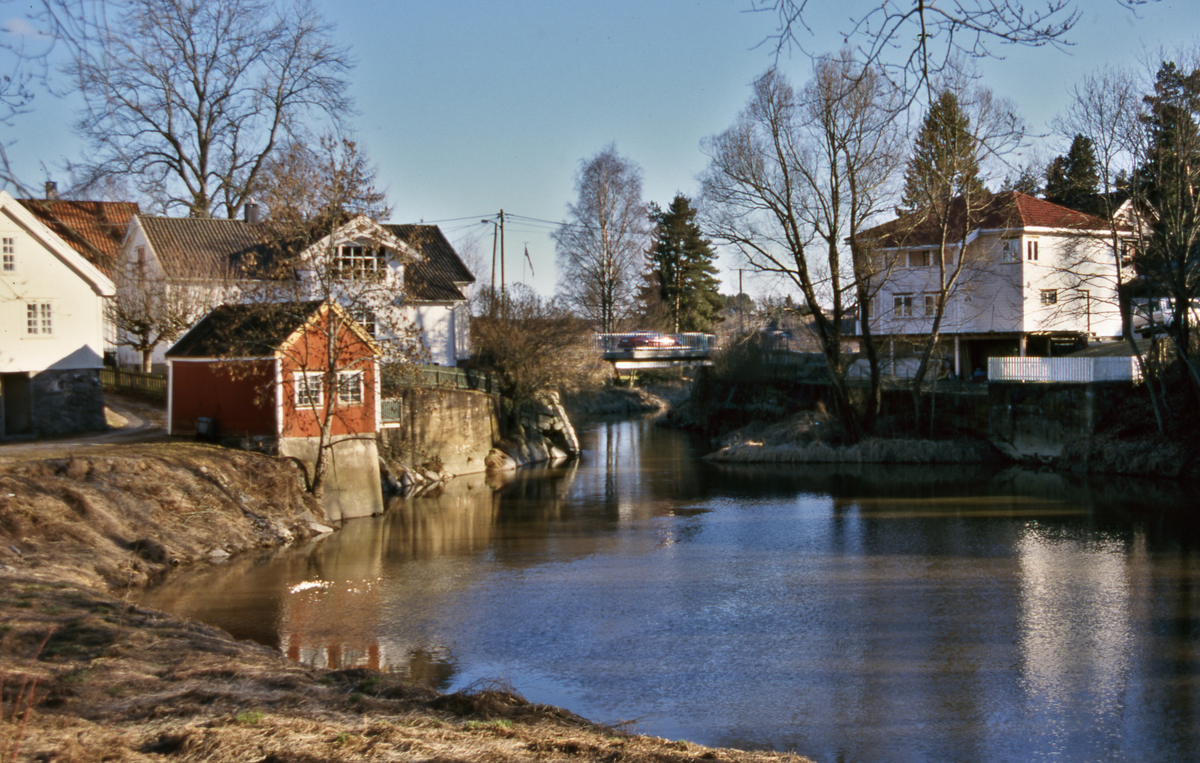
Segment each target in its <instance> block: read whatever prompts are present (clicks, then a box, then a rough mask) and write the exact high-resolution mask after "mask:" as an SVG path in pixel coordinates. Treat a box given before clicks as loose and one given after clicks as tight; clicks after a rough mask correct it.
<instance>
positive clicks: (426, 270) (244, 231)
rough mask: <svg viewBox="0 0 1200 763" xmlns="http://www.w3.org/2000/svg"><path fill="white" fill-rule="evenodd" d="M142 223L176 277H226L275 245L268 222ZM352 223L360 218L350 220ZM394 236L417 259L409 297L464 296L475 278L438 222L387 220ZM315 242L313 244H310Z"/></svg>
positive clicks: (410, 270) (408, 281)
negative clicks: (418, 223)
mask: <svg viewBox="0 0 1200 763" xmlns="http://www.w3.org/2000/svg"><path fill="white" fill-rule="evenodd" d="M137 220H138V223H139V224H140V225H141V227H142V230H143V231H145V234H146V239H147V241H148V242H149V244H150V246H151V248H152V249H153V250H154V253H155V255H157V257H158V260H159V262H160V264H161V265H162V267H163V270H164V271H165V272H166V274H167V276H168V277H170V278H222V277H225V276H226V275H227V274H228V272H229V270H228V268H229V266H230V265H238V264H241V263H265V262H269V260H270V258H271V256H272V255H273V253H276V252H278V251H279V250H280V247H279V246H277V245H273V244H272V242H273V240H274V239H273V235H274V234H273V232H272V229H271V227H270V225H269V224H268V223H247V222H245V221H243V220H217V219H211V218H191V217H153V216H150V215H138V216H137ZM348 224H349V225H354V224H358V223H357V222H356V221H350V223H348ZM379 227H380V228H381V229H382V231H383V232H384V233H385V234H386V235H387V236H388V237H394V238H395V240H396V243H399V244H401V245H403V246H405V247H407V248H409V249H410V250H411V251H412V252H413V253H415V255H416V256H417V259H416V260H415V261H413V262H410V263H408V264H407V267H406V270H405V285H406V287H407V288H408V292H409V293H408V295H407V296H408V297H409V298H410V299H413V300H416V301H419V302H459V301H465V300H466V298H467V297H466V295H465V294H463V292H462V291H461V287H463V286H466V285H468V284H472V283H475V276H473V275H471V271H470V270H468V269H467V267H466V265H464V264H463V262H462V260H461V259H460V258H459V256H458V254H457V253H455V251H454V247H453V246H451V245H450V242H449V241H447V240H446V237H445V236H444V235H443V234H442V231H441V229H439V228H438V227H437V226H436V225H381V226H379ZM310 248H311V247H310Z"/></svg>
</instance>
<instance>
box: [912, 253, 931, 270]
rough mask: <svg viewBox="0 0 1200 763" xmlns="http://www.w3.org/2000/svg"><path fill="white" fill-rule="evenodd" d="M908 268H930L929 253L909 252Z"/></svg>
mask: <svg viewBox="0 0 1200 763" xmlns="http://www.w3.org/2000/svg"><path fill="white" fill-rule="evenodd" d="M908 266H909V267H910V268H927V267H929V252H909V253H908Z"/></svg>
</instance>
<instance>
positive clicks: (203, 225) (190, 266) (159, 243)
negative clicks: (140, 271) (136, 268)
mask: <svg viewBox="0 0 1200 763" xmlns="http://www.w3.org/2000/svg"><path fill="white" fill-rule="evenodd" d="M137 220H138V223H139V224H140V225H141V227H142V230H143V231H144V232H145V234H146V240H147V241H148V242H149V244H150V247H151V249H153V250H154V254H155V256H156V257H157V258H158V262H159V264H160V265H161V266H162V269H163V272H164V273H166V275H167V277H168V278H215V279H220V278H225V277H227V276H228V275H229V274H230V266H236V265H239V264H242V263H254V262H266V261H267V260H268V259H269V257H270V254H271V252H270V247H268V246H267V241H268V236H269V234H270V230H269V228H268V227H267V226H266V225H265V224H263V223H248V222H245V221H244V220H218V219H214V218H201V217H153V216H150V215H138V216H137Z"/></svg>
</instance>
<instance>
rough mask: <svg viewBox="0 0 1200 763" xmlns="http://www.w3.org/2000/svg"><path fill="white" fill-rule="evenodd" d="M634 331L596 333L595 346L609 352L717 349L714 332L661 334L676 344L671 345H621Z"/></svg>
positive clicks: (705, 350)
mask: <svg viewBox="0 0 1200 763" xmlns="http://www.w3.org/2000/svg"><path fill="white" fill-rule="evenodd" d="M634 333H635V332H632V331H626V332H623V333H620V334H596V347H597V348H598V349H599V350H600V351H601V352H605V353H609V352H629V351H630V350H631V349H635V350H649V351H653V352H656V353H657V352H670V351H672V350H678V351H681V352H711V351H713V350H715V349H717V336H716V334H704V333H700V332H685V333H683V334H663V336H669V337H671V338H672V339H674V340H675V342H676V346H673V347H652V346H647V347H621V346H620V345H621V340H622V339H624V338H625V337H627V336H632V335H633V334H634Z"/></svg>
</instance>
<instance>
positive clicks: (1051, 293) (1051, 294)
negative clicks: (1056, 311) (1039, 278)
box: [1042, 289, 1058, 305]
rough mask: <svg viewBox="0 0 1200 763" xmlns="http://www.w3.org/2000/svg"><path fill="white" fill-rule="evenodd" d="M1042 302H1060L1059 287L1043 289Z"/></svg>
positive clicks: (1053, 303)
mask: <svg viewBox="0 0 1200 763" xmlns="http://www.w3.org/2000/svg"><path fill="white" fill-rule="evenodd" d="M1042 304H1043V305H1057V304H1058V289H1042Z"/></svg>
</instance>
